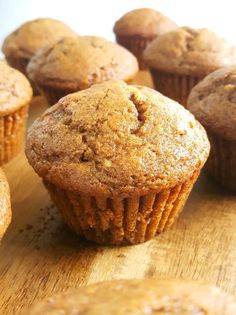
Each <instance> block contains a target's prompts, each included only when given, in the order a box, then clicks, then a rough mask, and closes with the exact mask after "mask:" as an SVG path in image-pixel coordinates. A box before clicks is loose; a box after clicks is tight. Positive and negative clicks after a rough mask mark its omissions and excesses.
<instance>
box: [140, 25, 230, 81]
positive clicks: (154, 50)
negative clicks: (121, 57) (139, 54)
mask: <svg viewBox="0 0 236 315" xmlns="http://www.w3.org/2000/svg"><path fill="white" fill-rule="evenodd" d="M144 59H145V61H146V63H147V64H148V65H149V66H150V67H153V68H156V69H159V70H162V71H166V72H174V73H177V74H184V75H200V76H202V75H206V74H208V73H210V72H212V71H215V70H216V69H218V68H221V67H224V66H227V65H231V64H232V63H235V62H236V47H235V46H232V45H231V44H230V43H228V42H227V41H226V40H224V39H223V38H221V37H220V36H219V35H217V34H216V33H214V32H213V31H211V30H208V29H206V28H202V29H192V28H189V27H182V28H178V29H176V30H174V31H172V32H168V33H166V34H163V35H162V36H160V37H158V38H157V39H155V40H154V41H153V42H152V43H151V44H150V45H149V46H148V47H147V48H146V50H145V51H144Z"/></svg>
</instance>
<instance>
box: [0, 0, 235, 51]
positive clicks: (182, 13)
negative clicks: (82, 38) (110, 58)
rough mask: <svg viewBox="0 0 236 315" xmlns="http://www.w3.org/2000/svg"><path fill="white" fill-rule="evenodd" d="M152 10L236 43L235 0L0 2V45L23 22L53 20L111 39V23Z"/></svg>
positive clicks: (84, 32) (19, 0) (112, 37)
mask: <svg viewBox="0 0 236 315" xmlns="http://www.w3.org/2000/svg"><path fill="white" fill-rule="evenodd" d="M140 7H152V8H154V9H156V10H158V11H160V12H162V13H164V14H166V15H167V16H169V17H170V18H172V19H173V20H175V21H176V22H177V23H178V24H179V25H189V26H193V27H204V26H205V27H208V28H211V29H213V30H215V31H216V32H218V33H220V34H221V35H223V36H225V37H226V38H228V39H229V40H231V41H232V42H234V43H235V44H236V13H235V12H236V10H235V9H236V0H224V1H220V0H218V1H217V0H215V1H214V0H198V1H193V0H0V45H1V43H2V41H3V39H4V38H5V37H6V36H7V35H8V34H9V33H10V32H11V31H13V30H14V29H15V28H17V27H18V26H19V25H20V24H22V23H23V22H25V21H27V20H29V19H34V18H37V17H53V18H57V19H59V20H62V21H64V22H65V23H67V24H68V25H70V26H71V27H72V28H73V29H74V30H75V31H77V32H78V33H79V34H80V35H85V34H89V35H99V36H103V37H105V38H107V39H110V40H114V35H113V32H112V28H113V25H114V22H115V21H116V20H117V19H118V18H119V17H120V16H121V15H123V14H124V13H126V12H127V11H129V10H132V9H134V8H140Z"/></svg>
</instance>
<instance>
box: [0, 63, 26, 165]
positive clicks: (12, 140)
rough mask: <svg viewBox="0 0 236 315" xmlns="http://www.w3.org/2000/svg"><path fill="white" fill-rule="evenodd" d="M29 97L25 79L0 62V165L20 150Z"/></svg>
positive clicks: (19, 73) (16, 71)
mask: <svg viewBox="0 0 236 315" xmlns="http://www.w3.org/2000/svg"><path fill="white" fill-rule="evenodd" d="M31 97H32V89H31V87H30V83H29V82H28V80H27V79H26V77H25V76H24V75H23V74H22V73H21V72H19V71H18V70H16V69H13V68H11V67H10V66H8V65H7V64H6V63H5V62H3V61H0V165H2V164H4V163H6V162H8V161H9V160H11V159H12V158H13V157H15V156H16V155H17V154H18V153H19V151H20V150H21V149H22V146H23V143H24V137H25V127H26V119H27V116H28V106H29V102H30V100H31Z"/></svg>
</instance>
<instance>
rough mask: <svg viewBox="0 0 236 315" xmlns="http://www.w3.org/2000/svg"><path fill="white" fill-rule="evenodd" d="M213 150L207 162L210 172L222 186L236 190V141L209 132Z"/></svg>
mask: <svg viewBox="0 0 236 315" xmlns="http://www.w3.org/2000/svg"><path fill="white" fill-rule="evenodd" d="M208 137H209V140H210V143H211V152H210V156H209V159H208V161H207V163H206V169H207V171H208V173H209V174H210V175H211V176H212V177H213V178H214V179H215V180H216V181H217V182H219V183H220V184H221V185H222V186H224V187H225V188H227V189H229V190H232V191H235V192H236V141H231V140H226V139H224V138H222V137H220V136H218V135H216V134H214V133H212V132H208Z"/></svg>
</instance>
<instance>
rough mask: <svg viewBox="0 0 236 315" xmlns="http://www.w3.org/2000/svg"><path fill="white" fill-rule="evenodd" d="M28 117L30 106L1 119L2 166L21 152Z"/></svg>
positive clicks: (0, 153)
mask: <svg viewBox="0 0 236 315" xmlns="http://www.w3.org/2000/svg"><path fill="white" fill-rule="evenodd" d="M27 116H28V104H27V105H25V106H23V107H21V108H20V109H18V110H17V111H15V112H14V113H11V114H8V115H5V116H2V117H0V165H2V164H4V163H7V162H8V161H10V160H11V159H12V158H13V157H15V156H16V155H17V154H18V153H19V152H20V151H21V149H22V146H23V143H24V138H25V127H26V119H27Z"/></svg>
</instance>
